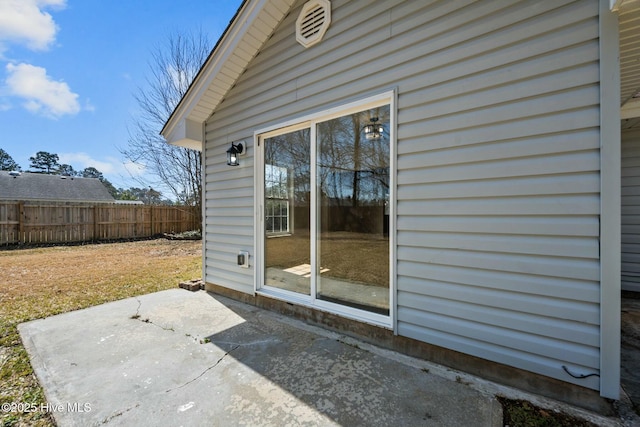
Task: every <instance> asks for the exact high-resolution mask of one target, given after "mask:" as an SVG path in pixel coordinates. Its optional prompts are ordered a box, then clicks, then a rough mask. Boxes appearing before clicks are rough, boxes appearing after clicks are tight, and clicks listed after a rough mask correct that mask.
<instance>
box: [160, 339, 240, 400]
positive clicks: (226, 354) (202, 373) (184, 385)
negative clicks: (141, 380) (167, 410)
mask: <svg viewBox="0 0 640 427" xmlns="http://www.w3.org/2000/svg"><path fill="white" fill-rule="evenodd" d="M238 347H240V344H238V345H236V346H235V347H234V348H232V349H231V350H229V351H227V352H226V353H225V354H223V355H222V357H221V358H220V359H218V361H217V362H216V363H214V364H213V365H211V366H209V367H208V368H207V369H205V370H204V371H202V372H201V373H200V375H198V376H197V377H195V378H193V379H191V380H189V381H187V382H186V383H184V384H182V385H180V386H178V387H174V388H170V389H168V390H165V393H169V392H172V391H174V390H178V389H181V388H183V387H186V386H188V385H189V384H191V383H192V382H194V381H196V380H198V379H199V378H201V377H202V376H204V374H206V373H207V372H209V371H210V370H212V369H213V368H215V367H216V366H218V365H219V364H220V362H222V361H223V360H224V358H225V357H227V356H228V355H229V354H230V353H231V352H232V351H234V350H236V349H237V348H238Z"/></svg>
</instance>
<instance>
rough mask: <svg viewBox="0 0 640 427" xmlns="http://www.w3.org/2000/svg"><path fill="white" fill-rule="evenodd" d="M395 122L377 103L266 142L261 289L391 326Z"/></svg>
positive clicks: (273, 133) (272, 135)
mask: <svg viewBox="0 0 640 427" xmlns="http://www.w3.org/2000/svg"><path fill="white" fill-rule="evenodd" d="M390 122H391V117H390V105H389V104H388V103H380V105H377V106H373V107H367V108H366V109H357V108H350V109H349V110H348V111H346V112H345V113H344V114H337V113H335V112H333V113H331V114H327V116H326V117H323V116H322V115H318V117H317V118H315V119H314V120H308V121H306V122H305V123H304V124H299V125H294V126H291V127H289V128H284V129H283V130H282V131H278V130H275V131H270V132H269V133H267V134H263V135H261V136H260V144H262V150H263V151H262V161H261V164H260V168H261V170H260V171H259V173H258V175H259V176H260V177H259V181H258V182H259V184H260V185H261V187H262V188H261V189H260V192H259V194H260V198H261V200H260V203H261V210H262V215H261V221H260V222H259V224H260V226H261V228H262V245H261V247H262V248H263V263H262V266H263V270H262V273H261V275H260V276H259V277H262V283H261V284H260V285H259V286H258V288H260V289H262V290H266V291H267V292H272V293H273V292H275V293H277V294H279V295H281V296H283V297H284V298H285V299H287V298H291V299H292V300H293V299H295V300H296V301H297V302H303V303H307V304H309V305H311V306H319V307H322V308H323V309H329V310H334V311H336V312H340V313H347V314H349V313H355V314H353V315H354V317H359V316H358V314H357V313H363V312H364V313H371V315H370V316H387V319H388V316H389V313H390V295H391V293H390V277H391V274H390V265H391V262H390V259H391V257H390V247H391V245H390V231H389V230H390V223H389V218H390V206H391V205H390V200H391V195H392V184H391V182H392V174H391V171H392V167H391V137H390V133H389V130H390ZM360 317H364V318H367V315H364V316H360ZM384 323H386V324H388V323H389V322H388V321H385V322H384Z"/></svg>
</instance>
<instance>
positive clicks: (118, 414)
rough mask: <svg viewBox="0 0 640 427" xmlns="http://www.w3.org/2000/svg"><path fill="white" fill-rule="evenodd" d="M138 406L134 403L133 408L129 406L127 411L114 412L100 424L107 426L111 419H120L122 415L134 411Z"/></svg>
mask: <svg viewBox="0 0 640 427" xmlns="http://www.w3.org/2000/svg"><path fill="white" fill-rule="evenodd" d="M139 406H140V404H139V403H136V404H135V405H134V406H131V407H129V408H127V409H123V410H122V411H119V412H116V413H115V414H113V415H109V416H108V417H107V418H105V419H103V420H102V424H107V423H108V422H110V421H111V420H112V419H114V418H117V417H121V416H122V415H124V414H126V413H127V412H129V411H131V410H132V409H135V408H137V407H139Z"/></svg>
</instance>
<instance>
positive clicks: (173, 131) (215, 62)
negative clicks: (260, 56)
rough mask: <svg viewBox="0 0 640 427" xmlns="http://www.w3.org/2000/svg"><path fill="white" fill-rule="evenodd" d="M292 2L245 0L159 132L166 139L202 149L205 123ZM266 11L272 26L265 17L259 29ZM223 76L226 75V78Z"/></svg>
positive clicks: (281, 0) (284, 0) (282, 0)
mask: <svg viewBox="0 0 640 427" xmlns="http://www.w3.org/2000/svg"><path fill="white" fill-rule="evenodd" d="M292 4H293V0H245V1H244V2H243V3H242V5H240V8H239V9H238V11H237V12H236V15H235V16H234V18H233V19H232V20H231V22H230V23H229V26H228V27H227V29H226V30H225V31H224V33H223V34H222V36H221V37H220V39H219V40H218V42H217V43H216V45H215V47H214V48H213V50H212V51H211V54H210V55H209V57H208V58H207V60H206V61H205V63H204V65H203V66H202V68H201V69H200V71H199V72H198V74H197V75H196V77H195V79H194V80H193V82H192V83H191V86H190V87H189V89H188V90H187V92H186V94H185V95H184V96H183V98H182V99H181V100H180V102H179V103H178V105H177V106H176V108H175V110H174V111H173V113H172V114H171V116H170V117H169V120H167V122H166V123H165V125H164V127H163V129H162V131H161V132H160V133H161V134H162V136H163V137H164V138H165V139H166V140H167V142H169V143H170V144H174V145H180V146H183V147H188V148H195V149H199V150H201V149H202V142H203V141H204V135H203V126H202V124H203V123H204V122H205V120H206V119H207V118H208V117H209V116H210V115H211V114H212V113H213V111H215V109H216V108H217V106H218V105H219V103H220V102H221V101H222V99H223V98H224V96H225V95H226V93H227V92H228V91H229V90H230V89H231V88H232V87H233V84H235V82H236V80H237V79H238V78H239V77H240V76H241V75H242V73H243V72H244V70H245V69H246V67H247V66H248V65H249V62H250V61H251V59H252V58H253V57H255V55H256V54H257V53H258V51H259V49H260V48H261V47H262V44H263V43H264V42H265V41H266V40H267V39H268V38H269V37H270V36H271V33H272V32H273V31H274V30H275V28H276V27H277V25H278V23H280V21H282V19H283V18H284V17H285V16H286V14H287V13H288V10H289V8H290V7H291V5H292ZM265 10H268V13H267V14H268V17H269V19H268V21H269V25H265V20H264V19H262V20H261V22H260V23H261V24H262V25H260V26H259V28H258V26H256V25H255V24H256V22H257V21H258V17H259V16H260V15H261V14H262V13H263V12H264V11H265ZM250 32H251V34H249V33H250ZM256 42H257V43H256ZM239 46H241V47H242V51H243V53H244V54H243V55H242V56H239V55H234V52H235V51H236V49H238V47H239ZM247 53H248V54H249V56H247ZM232 56H233V59H234V61H233V65H234V67H233V71H231V69H230V68H229V67H228V63H229V62H228V61H229V59H230V58H231V57H232ZM223 70H224V73H223V74H222V73H221V71H223ZM221 77H224V81H223V79H222V78H221ZM229 77H231V79H232V80H233V81H232V82H230V81H229ZM211 87H215V89H216V90H215V92H213V91H212V92H209V93H208V90H209V88H211ZM205 95H207V96H206V99H204V98H205Z"/></svg>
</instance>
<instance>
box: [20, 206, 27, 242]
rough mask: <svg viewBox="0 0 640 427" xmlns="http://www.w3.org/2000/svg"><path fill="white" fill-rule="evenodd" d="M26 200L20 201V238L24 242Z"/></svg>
mask: <svg viewBox="0 0 640 427" xmlns="http://www.w3.org/2000/svg"><path fill="white" fill-rule="evenodd" d="M24 220H25V218H24V202H18V240H22V242H23V243H24V242H25V240H26V237H25V236H24Z"/></svg>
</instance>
